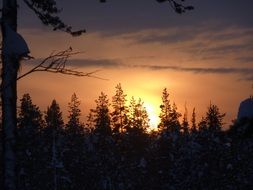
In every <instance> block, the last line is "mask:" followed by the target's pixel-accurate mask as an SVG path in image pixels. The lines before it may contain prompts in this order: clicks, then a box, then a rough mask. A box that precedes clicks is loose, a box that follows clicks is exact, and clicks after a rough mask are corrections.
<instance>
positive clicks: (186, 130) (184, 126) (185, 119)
mask: <svg viewBox="0 0 253 190" xmlns="http://www.w3.org/2000/svg"><path fill="white" fill-rule="evenodd" d="M182 129H183V132H184V133H185V134H188V133H189V122H188V110H187V107H186V105H185V112H184V116H183V122H182Z"/></svg>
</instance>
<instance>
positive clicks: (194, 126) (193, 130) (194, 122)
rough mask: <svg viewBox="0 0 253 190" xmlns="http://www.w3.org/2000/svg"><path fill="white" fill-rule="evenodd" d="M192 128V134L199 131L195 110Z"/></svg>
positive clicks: (193, 111)
mask: <svg viewBox="0 0 253 190" xmlns="http://www.w3.org/2000/svg"><path fill="white" fill-rule="evenodd" d="M191 122H192V127H191V132H196V131H197V124H196V111H195V108H193V110H192V119H191Z"/></svg>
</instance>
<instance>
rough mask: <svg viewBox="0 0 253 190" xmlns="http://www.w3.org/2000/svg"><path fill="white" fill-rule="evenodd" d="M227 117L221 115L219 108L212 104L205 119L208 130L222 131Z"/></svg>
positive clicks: (223, 114)
mask: <svg viewBox="0 0 253 190" xmlns="http://www.w3.org/2000/svg"><path fill="white" fill-rule="evenodd" d="M225 115H226V114H225V113H220V110H219V108H218V106H216V105H213V104H210V105H209V107H208V110H207V112H206V118H205V120H206V124H207V126H208V129H209V130H210V131H220V130H221V128H222V126H223V119H224V117H225Z"/></svg>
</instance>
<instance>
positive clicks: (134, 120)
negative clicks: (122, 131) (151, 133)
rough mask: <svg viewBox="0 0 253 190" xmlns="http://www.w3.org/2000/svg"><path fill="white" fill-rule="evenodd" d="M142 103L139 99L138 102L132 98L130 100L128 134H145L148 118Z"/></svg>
mask: <svg viewBox="0 0 253 190" xmlns="http://www.w3.org/2000/svg"><path fill="white" fill-rule="evenodd" d="M143 104H144V103H143V102H142V100H141V99H140V98H139V100H138V102H136V100H135V99H134V97H132V98H131V100H130V105H129V116H128V118H129V126H128V132H130V131H132V132H140V133H145V132H146V131H147V129H148V127H149V118H148V113H147V110H146V108H145V107H144V105H143Z"/></svg>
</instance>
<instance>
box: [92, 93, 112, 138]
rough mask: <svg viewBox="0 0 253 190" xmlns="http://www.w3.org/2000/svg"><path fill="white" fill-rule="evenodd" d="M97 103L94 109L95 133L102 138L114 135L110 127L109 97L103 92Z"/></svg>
mask: <svg viewBox="0 0 253 190" xmlns="http://www.w3.org/2000/svg"><path fill="white" fill-rule="evenodd" d="M95 102H96V104H97V105H96V108H95V109H92V110H91V112H92V113H93V117H94V124H95V130H94V132H95V133H97V134H99V135H102V136H110V135H111V134H112V131H111V126H110V114H109V106H110V103H109V99H108V98H107V95H106V94H105V93H103V92H101V95H100V96H99V97H98V99H97V100H95Z"/></svg>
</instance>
